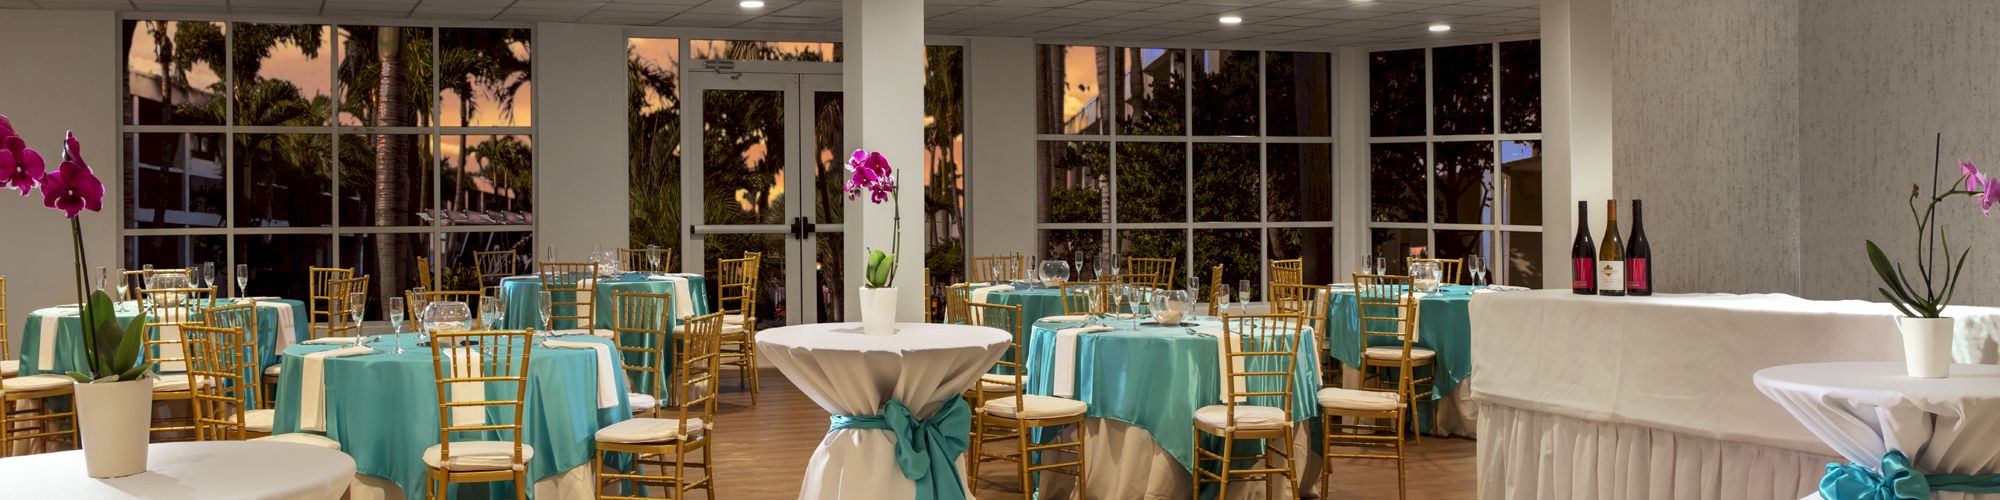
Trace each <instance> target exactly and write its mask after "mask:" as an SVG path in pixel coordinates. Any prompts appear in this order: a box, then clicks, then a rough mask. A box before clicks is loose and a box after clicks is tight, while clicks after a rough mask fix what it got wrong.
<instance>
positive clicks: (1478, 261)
mask: <svg viewBox="0 0 2000 500" xmlns="http://www.w3.org/2000/svg"><path fill="white" fill-rule="evenodd" d="M1465 265H1466V266H1467V267H1471V268H1472V286H1473V287H1476V288H1485V287H1486V260H1485V259H1482V258H1480V257H1479V254H1472V255H1468V256H1466V257H1465Z"/></svg>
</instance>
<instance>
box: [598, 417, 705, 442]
mask: <svg viewBox="0 0 2000 500" xmlns="http://www.w3.org/2000/svg"><path fill="white" fill-rule="evenodd" d="M704 429H705V424H704V423H702V421H701V419H699V418H694V419H688V421H687V434H685V435H683V434H681V420H680V419H677V418H635V419H631V420H626V421H624V422H619V423H615V424H611V426H609V427H605V428H603V429H598V430H597V440H598V441H603V442H606V443H627V444H637V443H664V442H668V441H673V440H676V439H680V438H683V437H692V436H700V435H701V433H702V431H703V430H704Z"/></svg>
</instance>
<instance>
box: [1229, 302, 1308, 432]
mask: <svg viewBox="0 0 2000 500" xmlns="http://www.w3.org/2000/svg"><path fill="white" fill-rule="evenodd" d="M1304 323H1305V319H1304V318H1303V317H1301V316H1299V315H1297V314H1243V315H1223V316H1222V332H1223V335H1225V338H1227V339H1229V340H1228V341H1225V342H1222V346H1223V359H1226V360H1228V361H1229V362H1228V363H1223V365H1222V366H1221V367H1220V368H1218V369H1220V370H1223V375H1224V377H1226V378H1225V380H1227V381H1229V383H1227V384H1223V387H1222V402H1223V404H1226V405H1228V406H1229V409H1228V410H1227V411H1228V412H1229V420H1228V421H1229V422H1235V421H1236V406H1237V405H1238V404H1242V403H1251V404H1256V403H1266V404H1263V405H1261V406H1276V407H1278V408H1282V409H1284V411H1285V421H1286V422H1290V421H1292V418H1291V417H1292V376H1293V374H1294V373H1296V370H1294V368H1293V367H1295V366H1298V365H1297V362H1298V354H1299V345H1301V344H1302V343H1303V342H1304V337H1305V335H1304V334H1303V332H1302V329H1301V327H1302V326H1303V325H1304ZM1239 365H1240V366H1239ZM1239 385H1240V386H1241V387H1239ZM1249 398H1265V399H1263V400H1261V401H1251V400H1249ZM1271 399H1276V400H1277V401H1272V400H1271ZM1268 403H1278V404H1268Z"/></svg>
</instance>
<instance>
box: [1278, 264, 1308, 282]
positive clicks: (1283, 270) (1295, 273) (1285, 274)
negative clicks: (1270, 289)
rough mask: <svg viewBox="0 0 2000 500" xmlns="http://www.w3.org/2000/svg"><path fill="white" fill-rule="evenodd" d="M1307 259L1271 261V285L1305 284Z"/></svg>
mask: <svg viewBox="0 0 2000 500" xmlns="http://www.w3.org/2000/svg"><path fill="white" fill-rule="evenodd" d="M1305 269H1306V261H1305V259H1286V260H1274V261H1271V284H1272V285H1281V284H1287V283H1291V284H1298V283H1304V282H1305Z"/></svg>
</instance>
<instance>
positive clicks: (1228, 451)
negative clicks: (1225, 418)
mask: <svg viewBox="0 0 2000 500" xmlns="http://www.w3.org/2000/svg"><path fill="white" fill-rule="evenodd" d="M1232 434H1233V433H1231V432H1229V431H1222V473H1221V474H1218V475H1217V476H1218V477H1220V478H1221V479H1219V481H1220V482H1221V483H1220V484H1217V485H1216V486H1217V490H1216V492H1215V498H1225V499H1226V498H1229V462H1230V460H1232V459H1234V458H1236V439H1235V437H1234V436H1232Z"/></svg>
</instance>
